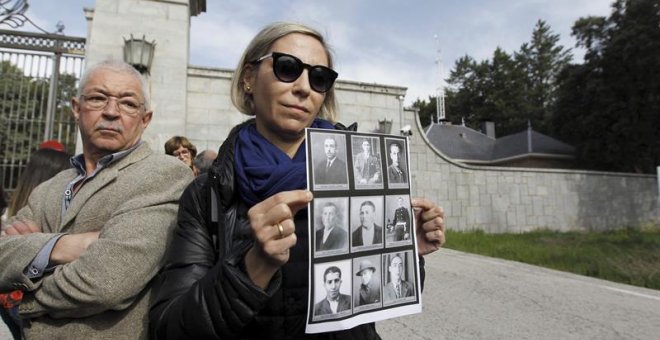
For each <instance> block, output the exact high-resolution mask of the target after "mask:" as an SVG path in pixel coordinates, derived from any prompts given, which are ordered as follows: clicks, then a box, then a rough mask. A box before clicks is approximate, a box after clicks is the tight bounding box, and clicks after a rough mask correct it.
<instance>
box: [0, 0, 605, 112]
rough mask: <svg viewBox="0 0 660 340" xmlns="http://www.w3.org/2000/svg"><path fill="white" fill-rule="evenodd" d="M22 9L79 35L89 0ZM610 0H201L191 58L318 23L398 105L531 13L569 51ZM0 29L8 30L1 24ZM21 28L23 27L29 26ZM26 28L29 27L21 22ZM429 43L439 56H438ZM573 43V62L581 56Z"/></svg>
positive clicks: (351, 74) (41, 2)
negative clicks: (394, 91) (279, 27)
mask: <svg viewBox="0 0 660 340" xmlns="http://www.w3.org/2000/svg"><path fill="white" fill-rule="evenodd" d="M28 2H29V3H30V9H29V10H28V12H27V15H28V17H29V18H30V19H32V20H33V21H34V22H35V23H37V24H38V25H40V26H42V27H43V28H44V29H46V30H48V31H54V30H55V24H56V23H57V22H58V21H62V22H63V23H64V25H65V26H66V29H65V31H64V32H65V34H67V35H73V36H84V35H85V34H86V23H85V19H84V16H83V11H82V7H83V6H85V7H94V3H95V1H94V0H28ZM611 2H612V1H611V0H445V1H438V0H426V1H411V0H409V1H403V0H325V1H317V0H290V1H277V0H207V1H206V3H207V11H206V13H202V14H200V15H199V16H197V17H193V18H192V23H191V30H192V33H191V35H192V37H191V42H190V44H191V54H190V63H191V64H192V65H196V66H206V67H221V68H234V67H236V63H237V62H238V58H239V56H240V54H241V53H242V52H243V49H244V48H245V46H246V45H247V44H248V42H249V40H250V39H251V38H252V37H253V36H254V35H255V34H256V33H257V32H258V31H259V29H261V28H262V27H263V26H264V25H266V24H268V23H270V22H273V21H297V22H302V23H305V24H308V25H311V26H313V27H315V28H317V29H319V30H320V31H321V32H322V33H323V34H325V36H326V37H327V38H328V41H329V43H330V45H331V46H332V48H333V51H334V53H335V59H336V65H335V69H336V70H337V72H339V78H340V79H344V80H351V81H360V82H367V83H379V84H387V85H396V86H404V87H407V88H408V92H407V95H406V99H405V103H406V105H409V104H410V103H412V102H413V101H414V100H415V99H416V98H422V99H426V98H428V96H429V95H434V93H435V89H436V88H437V86H438V85H439V79H440V76H439V71H438V67H437V66H436V63H435V61H436V60H437V59H438V55H440V57H441V60H442V64H443V68H444V73H443V78H446V76H447V74H448V72H449V70H450V69H451V68H452V67H453V65H454V63H455V61H456V59H458V58H460V57H461V56H464V55H466V54H467V55H470V56H472V57H473V58H475V59H477V60H483V59H488V58H490V57H491V56H492V53H493V51H494V50H495V48H497V47H498V46H500V47H501V48H503V49H504V50H505V51H506V52H508V53H510V54H511V53H513V52H514V51H517V50H518V49H519V47H520V45H521V44H522V43H524V42H528V41H529V40H530V38H531V33H532V30H533V28H534V25H535V24H536V22H537V21H538V20H539V19H542V20H544V21H546V22H547V23H548V24H549V25H550V27H551V28H552V30H553V32H554V33H556V34H559V35H560V38H561V44H562V45H564V46H565V47H567V48H574V45H575V40H574V39H573V37H571V36H570V31H571V27H572V25H573V23H574V22H575V20H577V19H578V18H580V17H585V16H592V15H597V16H608V15H609V14H610V10H611V9H610V5H611ZM2 28H5V29H6V28H7V27H5V26H3V27H2ZM28 28H29V27H28ZM29 29H31V28H29ZM438 50H439V51H440V54H438ZM582 54H583V52H582V51H579V50H575V49H574V55H575V57H574V61H576V62H581V61H582Z"/></svg>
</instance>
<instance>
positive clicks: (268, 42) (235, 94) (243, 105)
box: [231, 22, 337, 123]
mask: <svg viewBox="0 0 660 340" xmlns="http://www.w3.org/2000/svg"><path fill="white" fill-rule="evenodd" d="M292 33H299V34H305V35H308V36H311V37H313V38H315V39H316V40H318V41H319V42H320V43H321V45H322V46H323V49H325V52H326V56H327V58H328V67H330V68H332V65H333V63H332V54H331V53H330V48H329V47H328V45H327V44H326V42H325V39H324V38H323V36H322V35H321V33H319V32H318V31H317V30H315V29H313V28H311V27H308V26H305V25H302V24H296V23H290V22H275V23H272V24H270V25H268V26H266V27H264V28H263V29H262V30H261V31H260V32H259V33H257V35H256V36H255V37H254V38H253V39H252V41H250V44H249V45H248V47H247V48H246V49H245V52H243V55H242V56H241V59H240V61H239V62H238V66H237V67H236V71H235V72H234V77H233V79H232V82H231V101H232V103H234V106H236V108H237V109H238V111H240V112H242V113H244V114H247V115H250V116H254V102H253V100H252V95H251V94H249V93H246V92H245V89H244V88H243V78H244V77H245V69H246V66H247V65H249V64H250V63H251V62H253V61H255V60H257V59H258V58H261V57H262V56H264V55H266V54H267V53H268V52H269V50H270V48H271V47H272V46H273V44H274V43H275V41H277V40H278V39H280V38H282V37H284V36H286V35H289V34H292ZM318 117H319V118H323V119H326V120H329V121H330V122H333V123H334V122H335V120H336V119H337V102H336V99H335V88H334V86H333V87H332V88H330V90H328V92H326V93H325V100H324V101H323V105H321V111H320V112H319V114H318Z"/></svg>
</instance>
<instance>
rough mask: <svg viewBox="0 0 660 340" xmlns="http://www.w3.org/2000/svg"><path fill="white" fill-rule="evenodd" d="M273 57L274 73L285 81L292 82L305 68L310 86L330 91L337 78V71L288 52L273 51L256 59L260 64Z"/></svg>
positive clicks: (318, 89) (321, 90)
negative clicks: (312, 63) (305, 60)
mask: <svg viewBox="0 0 660 340" xmlns="http://www.w3.org/2000/svg"><path fill="white" fill-rule="evenodd" d="M270 57H273V73H275V76H276V77H277V79H279V80H280V81H282V82H285V83H292V82H294V81H296V79H298V77H300V75H301V74H302V72H303V70H304V69H307V71H308V72H309V76H308V77H309V86H310V87H311V88H312V89H313V90H314V91H316V92H320V93H324V92H328V90H330V89H331V88H332V84H334V83H335V79H337V76H338V74H337V72H335V71H334V70H333V69H331V68H329V67H325V66H322V65H309V64H305V63H303V62H302V60H300V59H298V58H296V57H294V56H292V55H290V54H286V53H280V52H271V53H268V54H266V55H265V56H263V57H261V58H259V59H257V60H255V61H253V62H252V64H258V63H260V62H262V61H263V60H264V59H266V58H270Z"/></svg>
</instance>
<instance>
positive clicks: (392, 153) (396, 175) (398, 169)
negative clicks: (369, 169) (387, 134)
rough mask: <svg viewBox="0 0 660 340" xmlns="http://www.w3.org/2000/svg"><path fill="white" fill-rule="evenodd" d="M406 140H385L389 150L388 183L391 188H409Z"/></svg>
mask: <svg viewBox="0 0 660 340" xmlns="http://www.w3.org/2000/svg"><path fill="white" fill-rule="evenodd" d="M405 142H406V140H405V139H398V138H385V147H386V148H387V157H386V158H387V181H388V182H387V183H388V185H389V186H390V187H391V188H406V187H408V162H407V161H406V150H407V149H406V145H405Z"/></svg>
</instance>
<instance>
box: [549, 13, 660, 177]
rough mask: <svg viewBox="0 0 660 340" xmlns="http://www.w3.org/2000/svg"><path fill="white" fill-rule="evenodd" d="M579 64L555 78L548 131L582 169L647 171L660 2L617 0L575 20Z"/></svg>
mask: <svg viewBox="0 0 660 340" xmlns="http://www.w3.org/2000/svg"><path fill="white" fill-rule="evenodd" d="M573 35H574V36H575V37H576V38H577V40H578V46H581V47H584V48H586V49H587V52H586V54H585V62H584V64H582V65H572V66H570V67H568V68H567V69H566V70H565V71H564V72H563V73H562V74H561V77H560V87H559V90H558V92H557V94H558V100H557V105H556V108H555V118H554V120H553V124H552V126H553V128H554V130H555V131H556V132H557V133H558V134H559V136H560V137H561V138H563V139H565V140H566V141H568V142H570V143H573V144H574V145H576V147H577V148H578V152H579V156H580V159H581V160H582V161H583V162H584V164H585V165H586V166H588V167H590V168H596V169H603V170H615V171H631V172H638V173H640V172H644V173H654V172H655V171H656V170H655V169H656V166H658V165H659V164H660V138H659V137H658V136H660V114H658V112H660V80H659V79H658V75H659V74H660V57H658V56H660V0H634V1H632V0H617V1H615V2H614V4H613V5H612V13H611V14H610V16H609V17H607V18H604V17H588V18H581V19H579V20H578V21H577V22H576V23H575V25H574V26H573Z"/></svg>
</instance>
